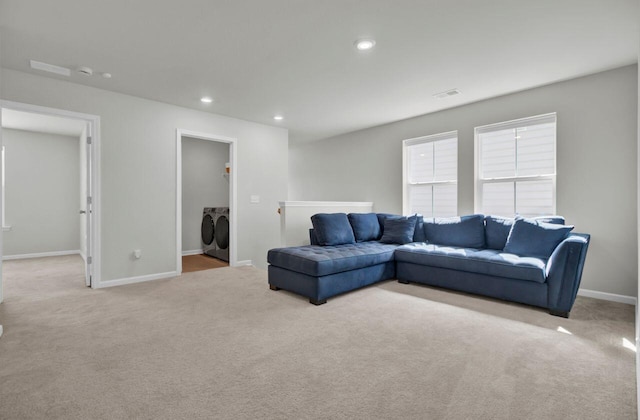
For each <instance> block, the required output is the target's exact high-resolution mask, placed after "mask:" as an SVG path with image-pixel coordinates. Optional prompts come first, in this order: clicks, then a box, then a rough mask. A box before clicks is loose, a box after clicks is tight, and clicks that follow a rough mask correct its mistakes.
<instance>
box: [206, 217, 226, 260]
mask: <svg viewBox="0 0 640 420" xmlns="http://www.w3.org/2000/svg"><path fill="white" fill-rule="evenodd" d="M201 229H202V250H203V251H204V253H205V254H207V255H210V256H212V257H216V258H218V259H221V260H223V261H229V207H205V208H204V210H203V212H202V228H201Z"/></svg>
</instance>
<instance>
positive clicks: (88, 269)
mask: <svg viewBox="0 0 640 420" xmlns="http://www.w3.org/2000/svg"><path fill="white" fill-rule="evenodd" d="M86 132H87V135H86V152H85V159H86V161H85V162H86V163H85V165H86V170H85V173H84V177H85V181H86V195H85V200H84V202H85V208H84V210H80V213H81V214H82V212H83V211H84V228H85V249H86V250H85V253H86V254H85V257H86V258H85V264H84V267H85V269H84V272H85V284H86V285H87V287H91V276H92V265H93V257H92V255H93V250H92V247H91V218H92V217H93V210H92V208H93V198H92V194H91V153H92V149H93V147H92V130H91V124H87V131H86Z"/></svg>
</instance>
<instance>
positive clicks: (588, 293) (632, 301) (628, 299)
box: [578, 289, 637, 305]
mask: <svg viewBox="0 0 640 420" xmlns="http://www.w3.org/2000/svg"><path fill="white" fill-rule="evenodd" d="M578 296H585V297H590V298H594V299H601V300H609V301H611V302H620V303H626V304H628V305H636V304H637V299H636V298H635V297H633V296H625V295H616V294H615V293H605V292H598V291H597V290H589V289H580V290H578Z"/></svg>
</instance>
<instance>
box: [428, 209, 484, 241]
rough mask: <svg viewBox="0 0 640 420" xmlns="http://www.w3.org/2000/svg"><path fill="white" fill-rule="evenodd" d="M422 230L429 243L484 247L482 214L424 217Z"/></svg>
mask: <svg viewBox="0 0 640 420" xmlns="http://www.w3.org/2000/svg"><path fill="white" fill-rule="evenodd" d="M424 232H425V235H426V238H427V241H428V242H429V243H433V244H438V245H447V246H458V247H462V248H484V246H485V239H484V215H482V214H472V215H469V216H461V217H447V218H435V219H426V220H425V221H424Z"/></svg>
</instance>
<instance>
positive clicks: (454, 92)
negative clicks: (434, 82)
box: [433, 89, 462, 99]
mask: <svg viewBox="0 0 640 420" xmlns="http://www.w3.org/2000/svg"><path fill="white" fill-rule="evenodd" d="M461 93H462V92H460V91H459V90H458V89H449V90H446V91H444V92H440V93H436V94H435V95H433V97H434V98H436V99H443V98H448V97H449V96H456V95H460V94H461Z"/></svg>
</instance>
